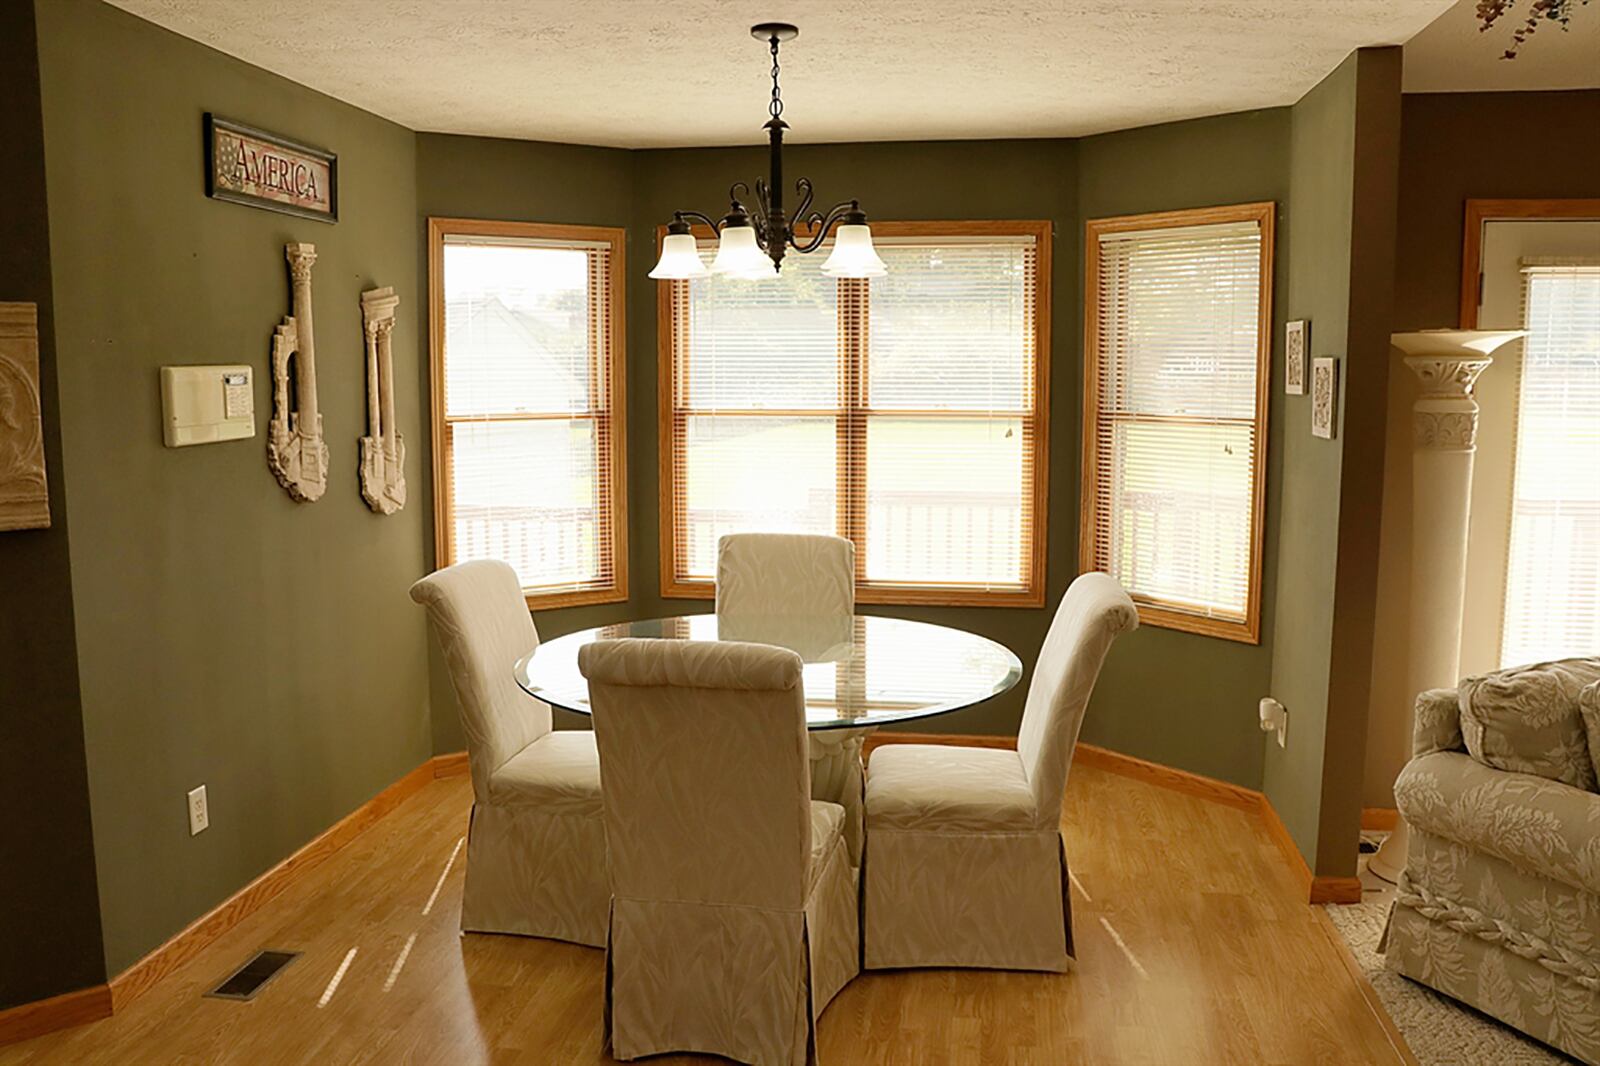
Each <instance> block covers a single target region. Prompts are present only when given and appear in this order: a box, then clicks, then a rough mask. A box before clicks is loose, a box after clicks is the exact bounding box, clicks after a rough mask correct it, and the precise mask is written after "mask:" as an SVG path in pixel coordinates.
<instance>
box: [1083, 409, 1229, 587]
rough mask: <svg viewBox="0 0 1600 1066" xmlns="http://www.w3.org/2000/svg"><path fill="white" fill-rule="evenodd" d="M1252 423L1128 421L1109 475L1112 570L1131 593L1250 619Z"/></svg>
mask: <svg viewBox="0 0 1600 1066" xmlns="http://www.w3.org/2000/svg"><path fill="white" fill-rule="evenodd" d="M1253 436H1254V431H1253V429H1252V428H1251V427H1250V426H1238V425H1183V424H1174V423H1159V422H1157V423H1140V422H1118V423H1116V424H1115V425H1114V428H1113V432H1112V438H1111V439H1112V441H1113V450H1112V455H1113V461H1112V463H1111V465H1110V468H1109V474H1110V476H1109V477H1108V478H1107V482H1108V483H1107V486H1106V488H1107V498H1106V506H1107V508H1108V509H1109V511H1110V516H1109V517H1110V523H1109V531H1110V539H1109V541H1108V543H1107V544H1106V546H1105V552H1106V561H1107V564H1108V570H1107V572H1108V573H1110V574H1111V575H1112V576H1114V577H1116V578H1117V579H1118V580H1119V581H1122V582H1123V584H1124V585H1125V586H1126V587H1128V589H1129V591H1130V592H1137V593H1143V594H1145V595H1147V596H1154V597H1159V598H1160V599H1161V601H1162V602H1164V603H1169V604H1172V605H1175V606H1182V607H1187V608H1190V609H1193V610H1197V611H1200V612H1203V613H1206V614H1215V615H1221V616H1226V617H1231V618H1243V617H1244V616H1245V611H1246V608H1247V606H1248V597H1249V584H1248V582H1247V581H1246V575H1248V573H1249V564H1250V515H1251V490H1252V475H1251V467H1252V465H1253V464H1252V462H1251V455H1252V452H1253V443H1254V442H1253V440H1252V438H1253Z"/></svg>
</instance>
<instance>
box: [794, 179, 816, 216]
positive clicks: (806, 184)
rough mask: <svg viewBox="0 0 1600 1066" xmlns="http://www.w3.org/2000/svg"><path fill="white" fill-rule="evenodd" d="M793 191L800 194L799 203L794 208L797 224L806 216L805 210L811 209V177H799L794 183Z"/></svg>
mask: <svg viewBox="0 0 1600 1066" xmlns="http://www.w3.org/2000/svg"><path fill="white" fill-rule="evenodd" d="M794 191H795V192H797V193H799V194H800V205H799V206H798V207H796V208H795V209H794V217H795V224H796V225H799V224H800V223H801V222H802V221H803V220H804V219H805V217H806V212H807V211H810V210H811V199H812V196H813V193H812V191H811V179H810V178H800V179H798V180H797V181H796V182H795V183H794Z"/></svg>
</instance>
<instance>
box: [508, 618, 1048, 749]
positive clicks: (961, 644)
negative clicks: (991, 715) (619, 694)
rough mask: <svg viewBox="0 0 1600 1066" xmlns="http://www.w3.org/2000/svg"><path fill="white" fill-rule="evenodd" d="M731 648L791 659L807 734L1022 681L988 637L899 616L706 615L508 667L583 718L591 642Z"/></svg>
mask: <svg viewBox="0 0 1600 1066" xmlns="http://www.w3.org/2000/svg"><path fill="white" fill-rule="evenodd" d="M623 637H647V638H654V639H659V640H738V641H748V642H753V643H756V644H775V645H777V646H779V647H782V648H789V649H791V650H792V651H795V652H797V653H798V654H799V655H800V658H801V660H802V662H803V663H804V664H805V665H804V668H803V681H802V685H803V687H804V689H805V704H806V728H807V729H810V730H812V731H813V732H815V731H817V730H829V729H862V728H869V727H875V726H881V725H887V724H889V723H891V722H905V721H910V720H912V719H915V718H928V717H931V716H933V715H936V714H944V713H946V712H948V711H954V710H959V709H961V708H963V707H971V706H972V705H973V704H976V703H982V702H983V701H984V700H987V699H990V698H992V697H994V696H998V695H999V694H1000V693H1002V692H1005V691H1006V690H1007V689H1009V688H1011V687H1012V686H1013V685H1015V684H1016V683H1017V681H1018V680H1019V679H1020V678H1021V677H1022V663H1021V661H1020V660H1018V658H1017V657H1016V655H1015V654H1013V653H1012V651H1011V649H1009V648H1007V647H1005V646H1004V645H1002V644H998V643H996V642H995V641H992V640H990V639H989V638H987V637H981V636H979V635H978V634H976V633H968V632H966V631H965V630H961V629H952V628H950V627H948V626H939V625H932V624H930V623H927V622H912V621H908V620H906V619H903V618H883V617H880V616H878V615H859V614H858V615H855V616H854V617H851V618H846V617H839V618H836V619H814V618H805V617H785V616H778V617H772V616H752V617H725V616H718V615H715V614H693V615H682V616H679V617H675V618H650V619H646V620H643V621H637V622H618V623H615V624H613V625H607V626H597V627H596V628H594V629H584V630H580V631H579V632H576V633H569V634H567V635H566V636H564V637H557V638H555V639H554V640H550V641H546V642H545V643H543V644H541V645H539V647H538V648H537V649H535V650H534V651H533V652H532V653H530V654H529V655H527V656H525V657H524V658H523V659H521V660H520V661H518V663H517V665H516V677H517V683H518V684H519V685H521V686H522V688H523V689H524V690H525V691H526V692H527V693H528V694H529V695H530V696H535V697H537V698H539V699H541V700H543V701H544V702H546V703H548V704H550V705H551V706H553V707H560V708H562V709H564V710H568V711H576V712H577V713H579V714H588V713H589V685H588V682H587V681H585V680H584V677H583V674H582V673H580V672H579V671H578V649H579V648H581V647H582V646H583V645H585V644H588V643H591V642H593V641H596V640H617V639H620V638H623Z"/></svg>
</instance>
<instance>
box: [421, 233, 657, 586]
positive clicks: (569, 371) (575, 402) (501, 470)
mask: <svg viewBox="0 0 1600 1066" xmlns="http://www.w3.org/2000/svg"><path fill="white" fill-rule="evenodd" d="M623 241H624V232H623V231H622V230H620V229H607V228H601V227H597V226H552V225H541V224H536V223H523V222H487V221H478V220H470V219H440V218H432V219H429V220H428V247H429V260H428V270H429V277H428V290H429V299H430V312H429V320H430V331H431V337H430V342H431V355H432V381H433V389H432V394H433V395H432V401H433V444H434V449H433V455H434V510H435V515H434V537H435V545H436V548H437V557H438V563H439V565H440V566H448V565H450V564H452V563H458V562H464V561H466V560H469V559H502V560H504V561H505V562H507V563H510V564H511V566H512V567H513V568H514V569H515V570H516V571H517V576H518V578H519V579H520V581H521V583H522V589H523V593H524V595H525V596H526V597H527V600H528V603H529V605H530V606H540V607H563V606H571V605H575V604H582V603H609V602H615V601H620V600H626V599H627V597H628V577H627V532H626V530H627V525H626V523H627V515H626V498H625V495H624V451H623V406H622V390H623V384H622V383H623V370H624V365H623Z"/></svg>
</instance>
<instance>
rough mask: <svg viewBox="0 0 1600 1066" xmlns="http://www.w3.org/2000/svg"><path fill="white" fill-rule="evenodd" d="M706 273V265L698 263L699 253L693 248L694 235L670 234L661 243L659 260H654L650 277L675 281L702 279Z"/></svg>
mask: <svg viewBox="0 0 1600 1066" xmlns="http://www.w3.org/2000/svg"><path fill="white" fill-rule="evenodd" d="M706 273H707V271H706V265H705V264H704V263H702V262H701V261H700V252H699V251H698V250H697V249H696V247H695V240H694V235H693V234H690V233H672V234H668V235H667V237H666V239H665V240H663V241H662V242H661V258H660V259H658V260H656V266H655V269H654V270H652V271H650V276H651V277H652V278H661V279H664V280H670V281H677V280H681V279H683V278H698V277H703V276H704V275H705V274H706Z"/></svg>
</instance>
